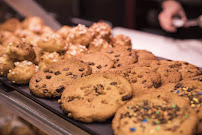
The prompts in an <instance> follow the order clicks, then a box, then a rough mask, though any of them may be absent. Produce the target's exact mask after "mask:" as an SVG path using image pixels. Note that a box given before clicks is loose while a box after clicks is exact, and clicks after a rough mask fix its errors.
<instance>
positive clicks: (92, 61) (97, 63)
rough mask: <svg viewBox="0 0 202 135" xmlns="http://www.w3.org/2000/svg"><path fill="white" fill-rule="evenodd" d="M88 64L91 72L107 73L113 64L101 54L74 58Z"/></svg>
mask: <svg viewBox="0 0 202 135" xmlns="http://www.w3.org/2000/svg"><path fill="white" fill-rule="evenodd" d="M76 58H77V59H80V60H82V61H83V62H84V63H86V64H88V65H89V66H90V67H91V68H92V72H93V73H95V72H100V71H102V72H103V71H107V70H108V69H110V68H112V67H113V66H114V62H113V61H112V60H111V59H110V58H109V57H107V56H106V55H104V54H103V53H101V52H96V53H90V54H83V55H79V56H77V57H76Z"/></svg>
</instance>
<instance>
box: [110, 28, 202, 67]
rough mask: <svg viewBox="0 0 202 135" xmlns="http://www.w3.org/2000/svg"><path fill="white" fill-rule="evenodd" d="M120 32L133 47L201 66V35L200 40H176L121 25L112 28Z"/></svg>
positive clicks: (117, 32) (114, 31)
mask: <svg viewBox="0 0 202 135" xmlns="http://www.w3.org/2000/svg"><path fill="white" fill-rule="evenodd" d="M120 33H121V34H124V35H127V36H129V37H130V38H131V40H132V45H133V48H134V49H146V50H148V51H151V52H152V53H153V54H154V55H156V56H158V57H162V58H166V59H170V60H180V61H187V62H189V63H191V64H194V65H196V66H198V67H202V62H201V60H202V37H201V39H200V40H195V39H187V40H178V39H173V38H168V37H164V36H160V35H156V34H150V33H146V32H141V31H137V30H131V29H126V28H122V27H115V28H114V29H113V34H115V35H116V34H120Z"/></svg>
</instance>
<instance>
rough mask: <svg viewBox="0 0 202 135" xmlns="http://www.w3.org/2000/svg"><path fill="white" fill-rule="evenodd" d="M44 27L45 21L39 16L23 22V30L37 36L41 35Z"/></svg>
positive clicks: (28, 18)
mask: <svg viewBox="0 0 202 135" xmlns="http://www.w3.org/2000/svg"><path fill="white" fill-rule="evenodd" d="M43 26H44V22H43V20H42V19H41V18H40V17H37V16H33V17H27V18H26V19H25V20H23V22H22V28H23V29H28V30H30V31H32V32H34V33H36V34H41V32H42V29H43Z"/></svg>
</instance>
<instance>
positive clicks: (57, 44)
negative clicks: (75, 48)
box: [37, 34, 67, 52]
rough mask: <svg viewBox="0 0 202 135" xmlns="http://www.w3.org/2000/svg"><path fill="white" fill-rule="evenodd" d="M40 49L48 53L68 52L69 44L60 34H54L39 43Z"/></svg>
mask: <svg viewBox="0 0 202 135" xmlns="http://www.w3.org/2000/svg"><path fill="white" fill-rule="evenodd" d="M37 45H38V47H39V48H41V49H42V50H43V51H47V52H61V51H65V50H67V44H66V43H65V41H64V40H63V39H62V38H61V37H60V35H59V34H52V35H49V36H47V37H45V38H42V39H40V40H39V41H38V43H37Z"/></svg>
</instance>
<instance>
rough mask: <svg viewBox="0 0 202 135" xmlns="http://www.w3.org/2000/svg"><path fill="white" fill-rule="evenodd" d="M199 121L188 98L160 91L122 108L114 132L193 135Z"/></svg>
mask: <svg viewBox="0 0 202 135" xmlns="http://www.w3.org/2000/svg"><path fill="white" fill-rule="evenodd" d="M197 122H198V118H197V115H196V113H195V112H194V111H193V110H192V109H191V107H190V106H189V104H188V102H187V101H186V100H184V99H183V98H181V97H178V96H176V95H174V94H162V93H159V92H157V93H153V94H147V95H145V96H144V97H138V98H134V99H133V100H131V101H129V102H128V103H127V104H126V105H124V106H123V107H121V108H120V109H119V110H118V111H117V112H116V115H115V117H114V119H113V122H112V128H113V130H114V134H115V135H130V134H136V135H143V134H145V135H148V134H154V135H157V134H159V135H164V134H165V135H169V134H170V135H172V134H175V135H185V134H186V135H192V134H194V133H195V127H196V125H197ZM188 125H189V126H188Z"/></svg>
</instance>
